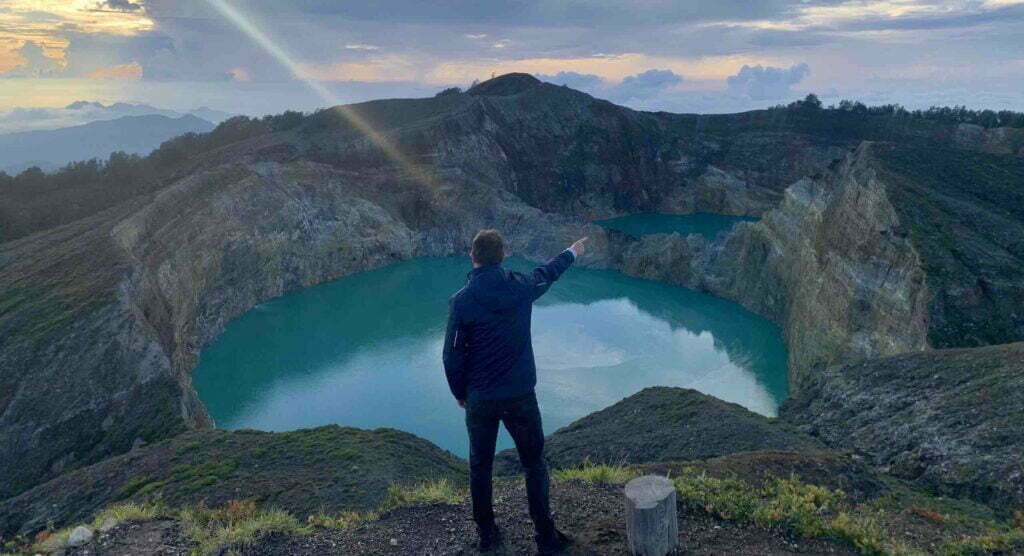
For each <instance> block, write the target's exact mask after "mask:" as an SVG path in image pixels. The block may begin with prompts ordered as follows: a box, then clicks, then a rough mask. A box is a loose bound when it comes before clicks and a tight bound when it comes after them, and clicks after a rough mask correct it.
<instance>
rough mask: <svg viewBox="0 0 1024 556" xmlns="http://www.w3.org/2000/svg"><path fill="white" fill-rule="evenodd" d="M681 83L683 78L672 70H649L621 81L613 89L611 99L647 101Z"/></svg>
mask: <svg viewBox="0 0 1024 556" xmlns="http://www.w3.org/2000/svg"><path fill="white" fill-rule="evenodd" d="M682 82H683V78H682V77H680V76H679V75H677V74H676V73H675V72H673V71H672V70H659V69H651V70H647V71H645V72H643V73H638V74H636V75H630V76H629V77H626V78H625V79H623V80H622V82H621V83H619V84H618V85H617V86H616V87H614V88H613V98H616V99H620V100H623V101H625V100H629V99H639V100H642V99H647V98H651V97H652V96H654V95H656V94H658V93H660V92H662V91H664V90H666V89H669V88H672V87H674V86H676V85H678V84H680V83H682Z"/></svg>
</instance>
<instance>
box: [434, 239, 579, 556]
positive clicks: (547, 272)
mask: <svg viewBox="0 0 1024 556" xmlns="http://www.w3.org/2000/svg"><path fill="white" fill-rule="evenodd" d="M584 239H586V238H584ZM583 241H584V240H583V239H581V240H579V241H577V242H576V243H574V244H572V246H570V247H569V248H568V249H566V250H565V251H563V252H562V253H561V254H560V255H558V256H557V257H555V258H554V259H551V260H550V261H548V262H547V263H546V264H543V265H541V266H538V267H537V268H535V269H534V270H533V272H532V273H530V274H522V273H519V272H510V271H507V270H505V269H504V268H502V267H501V261H502V260H503V259H504V258H505V246H504V243H503V241H502V239H501V234H500V233H498V231H497V230H481V231H480V232H479V233H477V235H476V237H474V238H473V248H472V249H471V250H470V257H471V258H472V259H473V271H472V272H470V273H469V280H467V281H466V286H465V287H464V288H462V289H461V290H459V291H458V293H456V294H455V295H454V296H452V299H451V310H450V311H449V313H448V330H447V332H446V333H445V339H444V372H445V375H447V377H448V386H450V387H451V390H452V395H454V396H455V399H456V400H457V401H458V403H459V405H461V406H462V407H464V408H465V409H466V430H467V432H468V433H469V491H470V495H471V496H472V498H473V520H474V521H476V524H477V528H478V530H479V533H480V545H479V548H480V550H481V551H487V550H491V549H492V548H494V547H495V546H497V545H498V544H500V542H501V534H500V529H499V527H498V526H497V524H496V522H495V519H494V504H493V500H492V498H491V497H492V492H491V491H492V489H491V471H492V468H493V465H494V448H495V442H496V440H497V437H498V425H499V424H504V425H505V429H506V430H508V432H509V435H511V436H512V441H513V442H515V444H516V451H518V452H519V463H520V464H522V467H523V474H524V475H525V477H526V495H527V499H528V500H529V506H530V517H531V518H532V519H533V525H534V529H535V530H536V532H537V537H536V539H537V549H538V552H539V553H540V554H553V553H555V552H557V551H559V550H561V549H562V548H564V547H565V546H566V545H567V544H568V542H569V538H568V537H566V536H565V535H563V534H562V533H561V532H560V531H558V529H557V528H556V527H555V522H554V520H553V519H552V518H551V509H550V507H549V500H548V487H549V484H548V481H549V480H548V470H547V465H546V464H545V463H544V426H543V423H542V422H541V415H540V408H539V406H538V405H537V396H536V394H534V392H533V388H534V386H536V385H537V369H536V367H535V366H534V363H533V347H532V345H531V338H530V316H531V313H532V312H533V302H534V301H535V300H536V299H537V298H538V297H540V296H541V295H544V292H546V291H548V288H550V287H551V284H552V283H553V282H554V281H555V280H558V277H559V276H561V275H562V273H563V272H565V271H566V269H568V268H569V267H570V266H571V265H572V263H573V261H575V260H576V256H577V254H582V253H583V251H584V246H583Z"/></svg>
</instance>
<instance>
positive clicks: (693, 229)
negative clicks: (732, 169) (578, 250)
mask: <svg viewBox="0 0 1024 556" xmlns="http://www.w3.org/2000/svg"><path fill="white" fill-rule="evenodd" d="M757 220H758V219H757V218H752V217H749V216H727V215H724V214H714V213H710V212H697V213H694V214H659V213H644V214H630V215H628V216H620V217H618V218H609V219H607V220H598V221H596V222H595V224H600V225H601V226H604V227H606V228H611V229H613V230H619V231H620V232H625V233H627V234H629V235H631V236H637V237H640V236H645V235H649V234H671V233H673V232H676V233H679V234H682V235H684V236H685V235H689V234H700V235H702V236H704V237H706V238H707V239H715V236H717V235H718V234H719V233H721V232H725V231H728V230H730V229H731V228H732V226H733V224H736V223H737V222H756V221H757Z"/></svg>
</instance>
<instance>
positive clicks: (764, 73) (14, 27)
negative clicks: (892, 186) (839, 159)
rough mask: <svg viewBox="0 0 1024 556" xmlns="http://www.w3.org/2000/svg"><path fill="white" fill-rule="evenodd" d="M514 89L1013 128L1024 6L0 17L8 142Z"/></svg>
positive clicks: (93, 10)
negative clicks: (21, 127)
mask: <svg viewBox="0 0 1024 556" xmlns="http://www.w3.org/2000/svg"><path fill="white" fill-rule="evenodd" d="M511 71H522V72H527V73H531V74H534V75H536V76H538V77H539V78H541V79H543V80H546V81H550V82H554V83H558V84H566V85H569V86H572V87H575V88H578V89H581V90H584V91H586V92H589V93H591V94H594V95H595V96H598V97H601V98H607V99H609V100H612V101H613V102H617V103H620V104H624V105H627V106H631V107H634V108H638V109H645V110H668V111H674V112H702V113H709V112H717V113H720V112H737V111H742V110H748V109H753V108H759V107H764V106H770V105H774V104H778V103H780V102H789V101H791V100H793V99H795V98H799V97H802V96H804V95H806V94H807V93H808V92H815V93H817V94H818V95H819V96H821V97H822V99H823V100H824V101H825V102H826V104H828V103H829V102H838V100H839V99H841V98H852V99H858V100H862V101H864V102H866V103H868V104H881V103H890V102H895V103H900V104H904V105H906V106H908V107H911V108H919V107H927V106H931V105H952V104H965V105H968V106H970V107H975V108H993V109H1011V110H1020V111H1024V0H894V1H871V0H802V1H800V0H798V1H783V0H715V1H713V2H712V1H706V0H705V1H697V0H689V1H668V0H641V1H637V2H632V3H629V2H623V1H616V0H535V1H530V0H486V1H482V0H438V1H433V2H424V1H423V0H375V1H372V2H365V1H358V2H357V1H349V0H278V1H271V0H244V1H243V0H0V128H2V127H3V121H4V120H5V119H6V120H11V121H13V120H15V119H20V120H22V121H34V120H33V118H34V117H36V116H39V117H43V116H45V115H46V114H50V115H51V116H52V115H54V114H56V113H57V112H59V111H60V110H65V109H64V108H63V107H64V106H66V105H67V104H69V103H71V102H73V101H76V100H87V101H99V102H102V103H114V102H131V103H147V104H150V105H154V106H159V107H162V108H167V109H174V110H183V111H184V110H189V109H193V108H197V107H200V106H208V107H211V108H213V109H216V110H223V111H228V112H232V113H246V114H255V115H258V114H264V113H271V112H280V111H283V110H285V109H297V110H311V109H314V108H316V107H320V106H326V105H330V104H334V103H341V102H353V101H360V100H368V99H371V98H381V97H417V96H427V95H432V94H434V93H436V92H437V91H439V90H441V89H443V88H446V87H450V86H461V87H466V86H467V85H469V84H470V83H471V82H473V81H474V80H478V79H479V80H484V79H487V78H489V77H490V76H492V75H496V74H502V73H506V72H511ZM33 114H35V116H33Z"/></svg>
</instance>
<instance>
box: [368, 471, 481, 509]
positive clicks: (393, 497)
mask: <svg viewBox="0 0 1024 556" xmlns="http://www.w3.org/2000/svg"><path fill="white" fill-rule="evenodd" d="M465 495H466V493H465V492H464V491H463V490H462V489H459V488H457V487H455V486H454V485H453V484H452V483H451V482H450V481H449V480H448V479H447V478H445V479H440V480H437V481H428V482H423V483H419V484H417V485H413V486H411V487H405V486H402V485H399V484H392V485H391V486H390V487H389V488H388V497H387V498H386V499H385V500H384V503H383V504H382V505H381V509H380V511H382V512H385V511H388V510H392V509H395V508H400V507H405V506H416V505H420V504H458V503H459V502H462V500H463V498H465Z"/></svg>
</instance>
